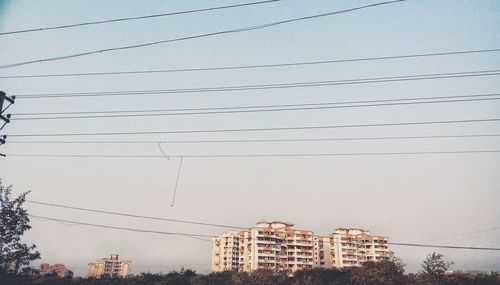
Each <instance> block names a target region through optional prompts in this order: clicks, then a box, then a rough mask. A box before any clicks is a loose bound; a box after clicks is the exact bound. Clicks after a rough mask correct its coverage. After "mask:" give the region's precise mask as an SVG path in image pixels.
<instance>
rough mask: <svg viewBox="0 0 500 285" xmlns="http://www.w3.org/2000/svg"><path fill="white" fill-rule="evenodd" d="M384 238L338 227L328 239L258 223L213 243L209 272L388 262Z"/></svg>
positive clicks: (284, 226)
mask: <svg viewBox="0 0 500 285" xmlns="http://www.w3.org/2000/svg"><path fill="white" fill-rule="evenodd" d="M387 242H388V239H387V237H381V236H371V235H370V233H369V232H368V231H367V230H363V229H356V228H337V229H336V230H335V231H334V232H333V233H332V234H331V235H330V236H315V235H314V233H313V232H312V231H309V230H297V229H295V228H294V225H293V224H292V223H288V222H282V221H273V222H267V221H260V222H258V223H257V226H255V227H252V228H249V229H248V230H243V231H240V232H228V233H225V234H222V235H221V236H219V237H217V238H214V239H213V240H212V271H214V272H221V271H230V270H233V271H241V272H250V271H254V270H257V269H271V270H286V271H289V272H295V271H297V270H303V269H311V268H316V267H321V268H343V267H349V266H360V265H361V264H362V263H363V262H365V261H380V260H387V259H389V249H388V247H387Z"/></svg>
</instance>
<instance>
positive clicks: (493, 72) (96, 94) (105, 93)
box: [14, 69, 500, 99]
mask: <svg viewBox="0 0 500 285" xmlns="http://www.w3.org/2000/svg"><path fill="white" fill-rule="evenodd" d="M496 75H500V69H494V70H480V71H461V72H448V73H434V74H417V75H402V76H389V77H371V78H356V79H341V80H327V81H306V82H288V83H274V84H257V85H236V86H217V87H200V88H181V89H154V90H123V91H102V92H66V93H44V94H39V93H37V94H14V95H15V96H16V99H43V98H66V97H102V96H130V95H153V94H184V93H204V92H229V91H248V90H269V89H287V88H304V87H321V86H335V85H356V84H371V83H387V82H403V81H418V80H434V79H451V78H466V77H483V76H496Z"/></svg>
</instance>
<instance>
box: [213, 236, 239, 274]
mask: <svg viewBox="0 0 500 285" xmlns="http://www.w3.org/2000/svg"><path fill="white" fill-rule="evenodd" d="M239 240H240V233H239V232H228V233H225V234H222V235H221V236H219V237H217V238H214V239H212V271H214V272H221V271H233V270H235V271H237V270H238V267H239V252H238V251H239V250H240V246H239Z"/></svg>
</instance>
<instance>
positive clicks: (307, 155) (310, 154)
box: [6, 150, 500, 158]
mask: <svg viewBox="0 0 500 285" xmlns="http://www.w3.org/2000/svg"><path fill="white" fill-rule="evenodd" d="M485 153H500V150H459V151H416V152H351V153H281V154H272V153H267V154H207V155H203V154H200V155H185V154H183V155H170V157H171V158H181V157H183V158H263V157H329V156H399V155H437V154H485ZM6 157H53V158H164V156H163V155H128V154H126V155H114V154H110V155H103V154H19V153H13V154H8V153H7V154H6Z"/></svg>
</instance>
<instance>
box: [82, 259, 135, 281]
mask: <svg viewBox="0 0 500 285" xmlns="http://www.w3.org/2000/svg"><path fill="white" fill-rule="evenodd" d="M131 264H132V262H131V261H130V260H124V261H120V260H118V254H112V255H111V256H110V257H109V258H101V259H99V260H97V262H93V263H89V265H88V271H87V276H88V277H96V278H99V277H101V276H103V275H108V276H111V277H122V278H125V277H127V276H129V275H130V271H131Z"/></svg>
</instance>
